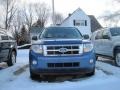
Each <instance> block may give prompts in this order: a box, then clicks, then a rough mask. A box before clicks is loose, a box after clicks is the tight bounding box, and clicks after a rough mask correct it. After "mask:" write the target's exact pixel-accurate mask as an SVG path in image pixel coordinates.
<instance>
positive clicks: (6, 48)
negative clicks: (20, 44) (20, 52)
mask: <svg viewBox="0 0 120 90" xmlns="http://www.w3.org/2000/svg"><path fill="white" fill-rule="evenodd" d="M16 55H17V43H16V41H15V40H14V38H13V37H12V36H11V35H10V34H8V33H7V32H5V31H0V63H1V62H7V64H8V66H12V65H14V64H15V62H16Z"/></svg>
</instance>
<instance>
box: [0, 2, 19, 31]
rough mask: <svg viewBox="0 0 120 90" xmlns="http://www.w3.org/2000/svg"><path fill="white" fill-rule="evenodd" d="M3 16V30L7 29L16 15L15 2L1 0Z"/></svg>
mask: <svg viewBox="0 0 120 90" xmlns="http://www.w3.org/2000/svg"><path fill="white" fill-rule="evenodd" d="M1 3H2V4H1V5H2V8H3V13H4V14H3V15H4V28H5V29H9V28H10V25H11V23H12V20H13V18H14V16H15V13H16V10H17V8H16V1H15V0H1Z"/></svg>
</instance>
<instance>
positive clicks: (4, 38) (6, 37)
mask: <svg viewBox="0 0 120 90" xmlns="http://www.w3.org/2000/svg"><path fill="white" fill-rule="evenodd" d="M1 40H9V37H8V36H3V35H2V36H1Z"/></svg>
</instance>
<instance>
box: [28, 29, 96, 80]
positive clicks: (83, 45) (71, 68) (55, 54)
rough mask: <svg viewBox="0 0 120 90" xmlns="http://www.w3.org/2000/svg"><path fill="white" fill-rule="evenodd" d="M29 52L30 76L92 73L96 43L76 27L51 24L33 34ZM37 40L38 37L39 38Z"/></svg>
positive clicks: (93, 71) (93, 70)
mask: <svg viewBox="0 0 120 90" xmlns="http://www.w3.org/2000/svg"><path fill="white" fill-rule="evenodd" d="M32 39H33V40H36V41H34V42H33V43H32V46H31V48H30V52H29V64H30V65H29V66H30V77H31V78H32V79H34V78H36V77H40V76H44V75H52V76H53V75H79V74H86V75H93V74H94V73H95V61H96V58H95V54H94V49H93V44H92V43H91V42H90V41H89V40H83V36H82V35H81V33H80V32H79V30H78V29H76V28H74V27H48V28H46V29H44V30H43V31H42V33H41V34H40V35H39V37H37V36H33V38H32ZM37 39H38V40H37Z"/></svg>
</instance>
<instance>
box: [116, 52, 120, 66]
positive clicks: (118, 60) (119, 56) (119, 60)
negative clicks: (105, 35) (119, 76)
mask: <svg viewBox="0 0 120 90" xmlns="http://www.w3.org/2000/svg"><path fill="white" fill-rule="evenodd" d="M115 65H116V66H118V67H120V52H117V53H116V54H115Z"/></svg>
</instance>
